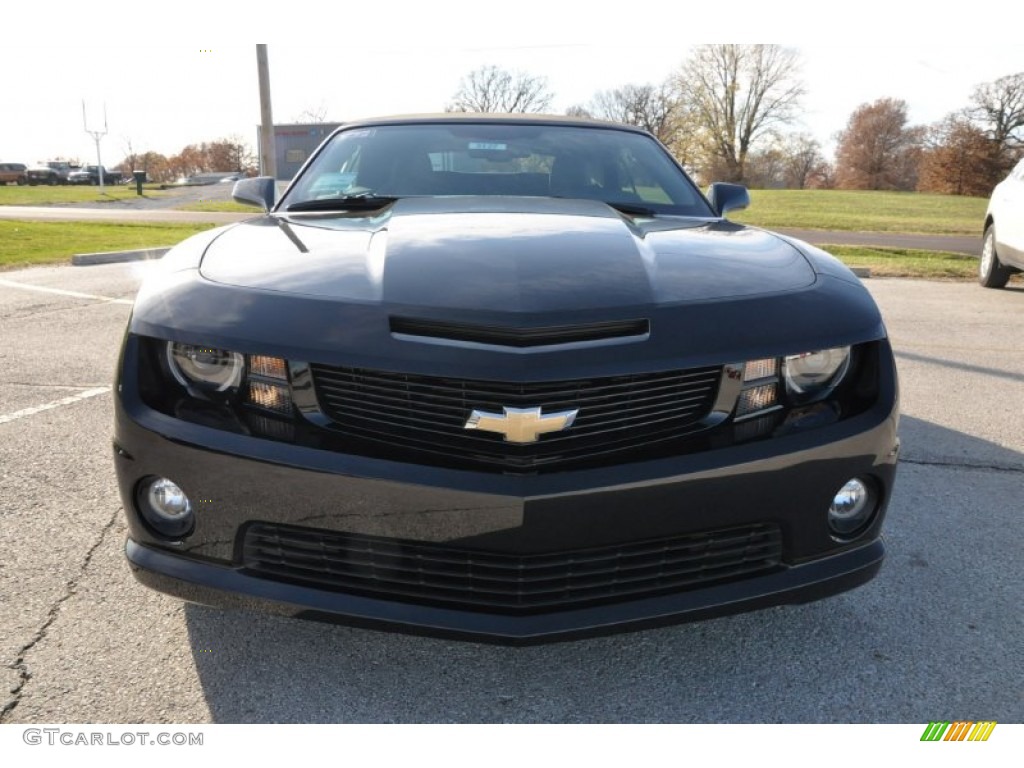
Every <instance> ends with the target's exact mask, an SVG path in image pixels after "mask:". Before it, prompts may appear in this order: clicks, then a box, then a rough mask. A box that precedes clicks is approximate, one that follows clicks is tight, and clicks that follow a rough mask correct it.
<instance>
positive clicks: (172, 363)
mask: <svg viewBox="0 0 1024 768" xmlns="http://www.w3.org/2000/svg"><path fill="white" fill-rule="evenodd" d="M167 364H168V366H169V367H170V369H171V373H172V374H173V375H174V378H175V379H177V380H178V383H179V384H181V385H182V386H183V387H198V388H200V389H205V390H212V391H215V392H224V391H226V390H228V389H231V388H233V387H237V386H238V385H239V384H241V383H242V373H243V371H244V370H245V358H244V357H243V356H242V355H240V354H239V353H238V352H228V351H227V350H224V349H213V348H211V347H199V346H195V345H193V344H178V343H177V342H173V341H171V342H168V343H167Z"/></svg>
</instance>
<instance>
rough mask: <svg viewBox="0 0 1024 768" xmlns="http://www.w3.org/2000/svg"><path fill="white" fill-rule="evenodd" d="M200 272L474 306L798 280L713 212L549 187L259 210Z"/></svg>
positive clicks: (594, 302)
mask: <svg viewBox="0 0 1024 768" xmlns="http://www.w3.org/2000/svg"><path fill="white" fill-rule="evenodd" d="M201 273H202V275H203V277H204V278H206V279H207V280H210V281H213V282H217V283H222V284H227V285H233V286H239V287H244V288H252V289H259V290H268V291H279V292H284V293H290V294H298V295H305V296H310V297H316V298H322V299H335V300H339V301H348V302H372V303H382V304H388V305H392V306H395V305H405V306H414V307H422V308H443V309H445V310H455V311H459V310H463V311H474V310H476V311H481V312H487V313H494V312H498V313H506V312H512V313H544V312H564V311H572V310H584V311H585V310H595V309H607V308H611V307H643V306H651V305H658V304H668V303H674V302H694V301H709V300H715V299H723V298H728V297H733V298H737V297H747V296H755V295H765V294H770V293H780V292H786V291H793V290H798V289H800V288H804V287H806V286H808V285H811V284H812V283H814V281H815V272H814V270H813V269H812V268H811V266H810V264H809V263H808V262H807V260H806V259H805V257H804V256H803V255H802V254H801V253H800V252H799V251H798V250H797V249H796V248H794V247H793V246H792V245H791V244H789V243H788V242H786V241H785V240H783V239H781V238H779V237H777V236H775V235H773V234H771V233H768V232H764V231H761V230H757V229H750V228H747V227H743V226H740V225H736V224H732V223H730V222H726V221H721V220H701V219H682V218H669V217H662V218H638V219H634V218H631V217H629V216H626V215H623V214H620V213H619V212H618V211H616V210H614V209H612V208H610V207H609V206H607V205H605V204H604V203H601V202H597V201H588V200H561V199H551V198H472V197H451V198H409V199H403V200H399V201H398V202H396V203H395V204H394V205H392V206H389V207H388V208H387V209H385V210H384V211H382V212H375V213H374V215H367V214H365V213H356V214H354V215H353V213H345V214H337V213H331V214H316V215H310V214H302V215H290V216H289V215H280V214H277V215H272V216H265V217H262V218H257V219H252V220H250V221H248V222H244V223H242V224H240V225H238V226H236V227H233V228H231V229H229V230H227V231H226V232H225V233H224V234H222V235H221V236H220V237H218V238H217V239H216V240H214V241H213V243H212V244H211V245H210V246H209V248H208V249H207V250H206V252H205V254H204V257H203V259H202V263H201Z"/></svg>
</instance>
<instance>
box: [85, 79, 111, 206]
mask: <svg viewBox="0 0 1024 768" xmlns="http://www.w3.org/2000/svg"><path fill="white" fill-rule="evenodd" d="M82 127H83V128H85V132H86V133H88V134H89V135H90V136H92V139H93V141H95V142H96V176H97V178H99V181H100V194H101V195H104V194H106V193H105V192H104V191H103V160H102V159H101V158H100V139H102V138H103V137H104V136H106V135H107V105H106V104H104V105H103V130H102V131H90V130H89V123H88V121H87V120H86V119H85V99H82Z"/></svg>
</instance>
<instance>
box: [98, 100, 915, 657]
mask: <svg viewBox="0 0 1024 768" xmlns="http://www.w3.org/2000/svg"><path fill="white" fill-rule="evenodd" d="M275 190H276V187H275V184H274V182H273V181H272V180H271V179H262V178H261V179H250V180H245V181H242V182H239V184H238V185H237V186H236V188H235V198H236V199H239V200H243V201H248V202H253V203H255V204H257V205H263V206H264V207H265V208H266V212H265V214H264V215H262V216H258V217H256V218H253V219H250V220H248V221H245V222H242V223H239V224H235V225H232V226H227V227H221V228H219V229H215V230H212V231H209V232H205V233H202V234H200V235H196V236H195V237H192V238H190V239H188V240H186V241H184V242H183V243H181V244H180V245H178V246H177V247H176V248H174V249H173V250H172V251H171V252H170V253H168V254H167V256H165V257H164V259H163V261H162V264H161V265H160V268H159V269H158V271H157V273H155V274H154V275H152V276H151V277H149V278H148V279H147V280H146V281H145V283H144V284H143V286H142V288H141V290H140V292H139V294H138V298H137V300H136V302H135V307H134V310H133V312H132V317H131V320H130V322H129V326H128V330H127V334H126V336H125V341H124V348H123V351H122V355H121V360H120V363H119V371H118V381H117V397H116V434H115V438H114V449H115V455H116V459H115V462H116V468H117V474H118V479H119V484H120V489H121V495H122V498H123V501H124V509H125V511H126V514H127V518H128V526H129V539H128V542H127V557H128V560H129V562H130V564H131V567H132V569H133V571H134V573H135V575H136V577H137V578H138V579H139V580H140V581H141V582H143V583H144V584H146V585H148V586H150V587H153V588H155V589H158V590H160V591H163V592H167V593H169V594H172V595H176V596H178V597H181V598H184V599H186V600H191V601H195V602H200V603H207V604H214V605H240V606H253V607H258V608H261V609H264V610H271V611H275V612H278V613H284V614H287V615H292V616H297V617H303V618H314V619H322V620H331V621H339V622H342V623H346V624H353V625H360V626H367V627H380V628H386V629H397V630H404V631H413V632H422V633H429V634H441V635H448V636H456V637H462V638H467V639H475V640H484V641H492V642H506V643H528V642H538V641H545V640H563V639H569V638H573V637H578V636H584V635H590V634H600V633H605V632H611V631H616V630H621V629H626V628H634V629H635V628H639V627H645V626H657V625H661V624H669V623H674V622H680V621H688V620H693V619H699V618H706V617H710V616H715V615H721V614H726V613H734V612H738V611H745V610H750V609H754V608H761V607H765V606H771V605H779V604H785V603H800V602H806V601H809V600H814V599H817V598H821V597H825V596H828V595H832V594H835V593H838V592H842V591H844V590H848V589H851V588H853V587H855V586H858V585H860V584H863V583H864V582H866V581H868V580H869V579H871V578H872V577H873V576H874V575H875V574H876V573H877V572H878V569H879V567H880V565H881V562H882V559H883V555H884V546H883V543H882V539H881V527H882V521H883V517H884V515H885V509H886V506H887V504H888V502H889V498H890V495H891V493H892V487H893V479H894V475H895V469H896V462H897V453H898V439H897V436H896V428H897V418H898V416H897V381H896V370H895V366H894V363H893V355H892V350H891V348H890V345H889V341H888V339H887V337H886V331H885V327H884V325H883V322H882V318H881V316H880V314H879V312H878V309H877V307H876V306H875V303H874V302H873V301H872V299H871V297H870V296H869V294H868V292H867V291H866V290H865V289H864V287H863V286H862V285H861V284H860V282H859V281H858V279H857V278H856V277H855V276H854V275H853V274H851V273H850V272H849V270H847V269H846V268H845V267H844V266H842V265H841V264H840V263H839V262H838V261H837V260H836V259H834V258H832V257H831V256H829V255H828V254H826V253H824V252H822V251H820V250H818V249H816V248H814V247H812V246H809V245H807V244H806V243H803V242H800V241H797V240H793V239H790V238H786V237H782V236H780V235H777V234H773V233H771V232H766V231H764V230H760V229H755V228H752V227H746V226H742V225H739V224H735V223H732V222H730V221H728V220H726V219H725V218H724V214H725V213H726V212H727V211H728V210H730V209H733V208H739V207H743V206H745V205H746V204H747V201H748V197H747V192H746V190H745V189H743V188H742V187H738V186H734V185H728V184H715V185H712V187H711V189H710V191H709V193H708V195H707V196H706V197H705V196H704V195H703V194H701V192H700V191H699V190H698V189H697V188H696V186H695V185H694V184H693V182H692V181H691V180H690V179H689V177H688V176H687V175H686V173H685V172H684V171H683V169H682V168H681V167H680V166H679V165H678V164H677V163H676V162H675V161H674V160H673V158H672V157H671V156H670V155H669V153H668V152H667V151H666V150H665V149H664V147H662V146H661V145H660V144H659V143H658V142H657V141H655V140H654V139H653V138H652V137H651V136H650V135H648V134H647V133H645V132H643V131H641V130H639V129H635V128H631V127H628V126H622V125H616V124H608V123H601V122H595V121H582V120H574V119H570V118H539V117H532V116H531V117H523V116H518V117H509V116H479V115H475V116H470V115H462V116H456V115H444V116H436V117H420V118H389V119H382V120H372V121H363V122H358V123H351V124H348V125H345V126H343V127H342V128H340V129H339V130H338V131H336V132H335V133H334V134H333V135H332V136H331V137H330V138H329V139H327V140H326V141H325V142H324V144H323V145H322V146H321V147H320V148H319V149H318V150H317V152H316V153H315V154H314V155H313V157H311V159H310V160H309V161H308V162H307V163H306V165H305V167H304V168H303V169H302V170H301V171H300V172H299V174H298V176H297V177H296V178H295V180H294V181H293V182H292V183H291V185H290V186H289V187H288V189H287V191H285V193H284V194H283V196H281V199H280V200H277V199H276V191H275Z"/></svg>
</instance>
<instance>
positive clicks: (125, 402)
mask: <svg viewBox="0 0 1024 768" xmlns="http://www.w3.org/2000/svg"><path fill="white" fill-rule="evenodd" d="M884 384H885V385H884V386H883V390H885V392H883V394H887V395H889V396H888V397H882V398H880V400H879V402H878V404H876V406H874V407H873V408H871V409H870V410H868V411H867V412H865V413H862V414H860V415H858V416H855V417H852V418H849V419H847V420H844V421H841V422H839V423H836V424H833V425H830V426H827V427H822V428H820V429H815V430H809V431H807V432H805V433H801V434H794V435H789V436H785V437H780V438H776V439H770V440H763V441H759V442H753V443H748V444H743V445H738V446H732V447H728V448H722V449H719V450H713V451H707V452H703V453H697V454H690V455H685V456H676V457H671V458H666V459H659V460H652V461H644V462H634V463H628V464H622V465H619V466H616V467H610V468H609V467H604V468H599V469H586V470H578V471H566V472H558V473H551V474H541V475H534V476H512V475H501V474H496V473H487V472H474V471H467V470H454V469H447V468H441V467H427V466H420V465H410V464H404V463H400V462H393V461H386V460H381V459H373V458H367V457H361V456H353V455H347V454H339V453H334V452H330V451H325V450H317V449H313V448H307V447H301V446H295V445H287V444H282V443H278V442H273V441H268V440H263V439H258V438H253V437H248V436H244V435H235V434H229V433H226V432H222V431H220V430H215V429H211V428H207V427H203V426H199V425H197V424H190V423H187V422H182V421H179V420H177V419H173V418H171V417H168V416H165V415H163V414H160V413H158V412H156V411H153V410H151V409H149V408H147V407H146V406H145V405H144V404H142V403H141V402H140V401H139V400H138V399H137V398H136V397H134V396H133V394H132V392H131V389H130V388H129V387H124V388H122V390H121V392H120V393H119V395H118V397H117V399H116V408H117V413H116V437H115V456H116V459H115V464H116V469H117V473H118V477H119V483H120V488H121V493H122V498H123V501H124V508H125V510H126V511H127V517H128V524H129V536H130V538H129V541H128V545H127V555H128V559H129V562H130V564H131V567H132V569H133V571H134V573H135V576H136V578H138V580H139V581H141V582H142V583H144V584H146V585H147V586H150V587H152V588H154V589H157V590H160V591H162V592H165V593H168V594H172V595H175V596H177V597H180V598H183V599H186V600H189V601H194V602H199V603H205V604H212V605H224V606H230V605H236V606H245V607H254V608H260V609H262V610H268V611H271V612H275V613H279V614H284V615H289V616H295V617H300V618H311V619H318V620H330V621H336V622H339V623H344V624H351V625H357V626H365V627H374V628H386V629H391V630H399V631H406V632H415V633H424V634H432V635H443V636H455V637H459V638H463V639H472V640H478V641H486V642H501V643H511V644H527V643H534V642H543V641H553V640H566V639H573V638H576V637H582V636H588V635H595V634H604V633H609V632H614V631H620V630H623V629H636V628H641V627H650V626H659V625H665V624H671V623H677V622H683V621H690V620H695V619H703V618H708V617H712V616H718V615H723V614H729V613H736V612H740V611H746V610H751V609H756V608H763V607H768V606H773V605H780V604H786V603H801V602H807V601H810V600H815V599H818V598H822V597H826V596H829V595H833V594H836V593H838V592H842V591H845V590H848V589H851V588H853V587H856V586H858V585H860V584H863V583H864V582H866V581H868V580H869V579H871V578H872V577H873V576H874V575H875V574H876V573H877V572H878V570H879V568H880V565H881V561H882V559H883V556H884V546H883V543H882V541H881V538H880V531H881V527H882V522H883V518H884V516H885V510H886V506H887V504H888V499H889V497H890V495H891V489H892V484H893V479H894V474H895V467H896V460H897V453H898V440H897V438H896V421H897V419H896V404H895V380H894V379H891V380H889V379H888V377H887V381H886V382H885V383H884ZM150 476H162V477H169V478H171V479H172V480H174V481H175V482H176V483H178V484H179V485H180V486H181V487H182V488H183V489H184V490H185V492H186V493H187V494H188V495H189V497H190V498H192V499H193V500H195V505H196V506H197V521H196V528H195V532H194V533H193V534H192V535H191V536H189V537H188V538H186V539H185V540H183V541H180V542H169V541H166V540H161V539H160V538H159V537H158V536H155V535H154V534H153V532H152V531H150V530H149V529H148V528H147V526H146V525H145V523H144V522H143V521H142V519H141V518H140V516H139V514H138V512H137V511H136V509H135V500H134V495H135V488H136V486H137V484H138V483H139V481H140V480H142V479H143V478H146V477H150ZM855 476H860V477H868V478H870V479H871V481H872V483H873V484H874V486H875V487H876V489H877V491H878V494H879V501H878V512H877V514H876V515H875V517H874V519H873V521H872V523H871V524H870V526H869V527H868V528H867V530H865V531H863V532H862V533H861V534H860V535H859V536H857V537H856V539H854V540H852V541H846V542H842V541H837V540H836V539H835V538H833V536H832V535H831V534H830V532H829V529H828V526H827V523H826V510H827V509H828V506H829V504H830V502H831V500H832V498H833V496H834V494H835V493H836V491H837V490H838V489H839V488H840V487H841V486H842V485H843V484H844V483H845V482H846V481H847V480H848V479H850V478H851V477H855ZM253 521H263V522H267V523H271V524H275V525H281V526H293V527H300V528H306V529H317V530H320V531H326V532H337V533H339V534H344V535H352V536H357V537H358V536H365V537H378V538H383V539H385V540H387V541H395V542H400V543H401V542H408V543H420V542H422V543H426V544H428V545H430V546H441V547H446V546H450V547H458V548H459V549H460V550H471V551H478V552H481V553H494V554H496V555H498V556H524V557H533V556H543V555H545V554H546V553H551V552H569V553H572V552H575V551H579V550H586V549H589V548H601V547H609V546H613V545H617V544H620V543H628V542H648V541H661V540H664V539H667V538H671V537H677V536H680V535H683V536H685V535H688V534H700V533H701V532H707V531H719V530H723V529H726V530H728V529H732V528H735V527H738V526H748V525H751V524H769V525H771V526H773V527H777V528H778V530H779V531H780V532H781V541H782V544H781V553H780V554H781V559H780V562H779V563H778V564H777V567H775V568H772V569H769V570H766V571H765V572H763V573H757V574H754V575H749V576H746V577H743V578H734V579H731V580H728V579H726V580H721V581H717V582H711V583H708V584H707V585H701V586H699V587H696V588H692V589H686V590H683V591H678V592H671V593H664V592H660V593H657V594H652V595H650V596H645V595H641V596H639V597H637V598H635V599H617V600H606V601H603V602H597V603H593V602H592V603H586V602H584V603H580V604H568V605H566V606H564V607H559V608H555V609H545V610H536V611H527V612H519V613H514V612H511V613H510V612H508V611H505V612H502V611H491V610H481V609H480V608H479V607H465V608H463V607H459V606H457V605H456V606H453V605H451V604H439V603H438V602H437V601H432V600H429V599H412V600H398V599H387V598H384V597H381V596H379V595H375V594H367V593H353V592H350V591H345V590H339V589H337V588H324V587H322V586H318V585H316V584H313V583H310V582H302V581H301V580H299V581H296V580H294V579H281V578H273V577H267V576H266V575H265V574H260V573H257V572H255V571H253V569H251V568H249V567H247V566H246V562H245V558H244V552H243V550H244V546H243V535H244V532H245V530H246V529H247V526H248V524H250V523H252V522H253Z"/></svg>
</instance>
